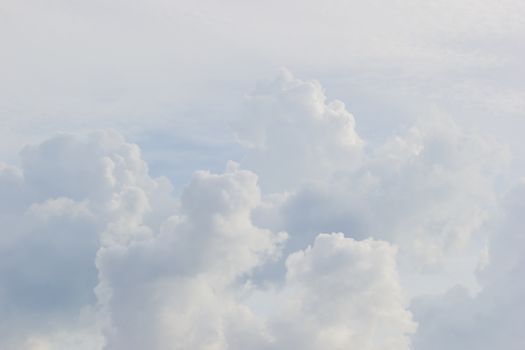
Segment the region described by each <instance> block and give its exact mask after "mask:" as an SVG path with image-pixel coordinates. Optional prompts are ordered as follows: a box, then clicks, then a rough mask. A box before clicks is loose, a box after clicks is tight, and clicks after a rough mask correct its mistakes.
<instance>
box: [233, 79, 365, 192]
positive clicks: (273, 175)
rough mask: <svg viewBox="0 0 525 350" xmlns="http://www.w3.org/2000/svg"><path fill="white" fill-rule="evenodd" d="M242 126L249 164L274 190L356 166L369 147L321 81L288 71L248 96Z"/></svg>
mask: <svg viewBox="0 0 525 350" xmlns="http://www.w3.org/2000/svg"><path fill="white" fill-rule="evenodd" d="M236 126H237V128H236V129H237V137H238V139H239V141H240V142H241V143H242V144H243V145H245V146H247V148H248V150H249V151H248V153H247V155H246V156H245V159H244V162H243V165H244V166H246V167H247V168H249V169H253V170H254V171H255V172H256V173H257V174H259V175H260V177H261V184H262V187H263V188H264V189H267V190H269V191H283V190H286V189H289V188H293V187H294V186H296V185H297V184H299V183H301V182H304V181H308V180H313V179H317V178H319V177H321V178H323V177H325V178H326V177H327V176H329V175H330V174H332V173H333V172H334V171H335V170H336V169H338V168H341V169H348V168H349V167H353V166H355V163H356V158H357V157H358V156H359V150H360V149H361V147H362V144H363V141H362V140H361V138H360V137H359V135H358V134H357V132H356V130H355V119H354V116H353V115H352V114H351V113H350V112H349V111H348V110H347V109H346V107H345V105H344V103H343V102H341V101H339V100H333V101H327V97H326V95H325V93H324V90H323V88H322V86H321V85H320V84H319V82H317V81H303V80H300V79H298V78H296V77H294V76H293V75H292V74H291V73H290V72H289V71H288V70H286V69H283V70H282V71H281V74H280V75H279V76H278V77H277V78H275V79H274V80H270V81H262V82H260V83H259V84H258V86H257V87H256V89H255V90H254V91H253V92H252V93H251V94H249V95H248V96H247V101H246V110H245V116H244V117H243V118H242V119H241V120H240V121H239V122H238V123H237V125H236Z"/></svg>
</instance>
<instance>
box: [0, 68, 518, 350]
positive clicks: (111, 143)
mask: <svg viewBox="0 0 525 350" xmlns="http://www.w3.org/2000/svg"><path fill="white" fill-rule="evenodd" d="M244 111H245V112H244V113H245V116H244V117H243V118H242V119H241V120H238V121H237V122H236V123H234V129H235V133H236V137H237V139H238V141H239V148H241V149H242V152H243V157H240V159H237V160H236V161H230V162H228V163H227V164H226V166H225V169H224V171H223V172H219V173H214V172H211V171H208V170H196V171H195V172H194V173H193V175H192V177H191V179H190V180H189V182H188V183H187V184H186V185H185V186H184V187H183V189H182V191H181V192H180V194H179V193H177V192H176V191H174V187H173V184H172V183H171V181H170V180H169V179H168V178H167V177H162V176H161V177H155V176H152V175H151V173H150V171H149V168H148V164H147V162H146V161H145V160H144V159H143V156H142V155H141V151H140V148H139V146H138V145H136V144H133V143H129V142H128V141H126V140H125V138H124V137H123V136H122V135H120V134H119V133H118V132H115V131H93V132H88V133H83V134H61V135H56V136H53V137H51V138H49V139H47V140H45V141H43V142H40V143H38V144H34V145H29V146H27V147H25V148H24V149H23V150H22V151H21V153H20V158H21V161H20V166H19V167H17V166H11V165H8V164H4V163H1V164H0V191H1V193H2V196H0V209H1V210H0V224H1V226H2V227H3V228H4V229H3V234H2V235H1V237H0V271H1V273H0V278H1V283H0V315H1V317H0V336H1V337H0V347H2V348H7V349H14V350H40V349H59V350H61V349H71V348H75V349H93V350H124V349H131V350H134V349H137V350H139V349H153V350H155V349H159V350H160V349H163V350H164V349H177V350H185V349H188V350H189V349H192V350H200V349H202V350H226V349H228V350H241V349H254V350H276V349H296V348H301V349H311V350H318V349H319V350H320V349H341V350H342V349H359V350H379V349H394V350H398V349H399V350H408V349H421V350H431V349H438V348H440V349H441V348H443V347H446V348H452V349H454V348H458V349H459V348H464V347H465V346H469V347H474V346H476V347H479V348H483V346H485V348H487V349H488V348H489V347H490V348H492V347H493V346H495V344H499V345H500V346H504V347H506V348H509V349H518V348H520V345H522V341H521V340H520V338H519V331H518V329H517V325H518V324H519V323H520V321H521V320H522V316H521V314H522V313H521V312H520V310H521V309H520V308H513V311H512V312H510V313H509V312H506V311H505V310H509V307H510V306H511V305H515V304H519V303H520V297H519V296H520V293H521V291H522V287H523V286H522V285H521V284H520V283H512V280H513V279H514V278H515V277H516V276H519V272H520V271H521V270H523V266H524V265H523V258H522V254H521V251H520V242H521V240H522V237H521V236H522V231H523V230H522V227H521V226H522V225H520V222H519V215H520V213H521V211H522V209H523V203H522V202H523V201H522V198H523V196H522V195H521V194H522V192H523V189H522V187H523V186H522V185H519V186H518V187H517V189H516V190H514V191H513V192H511V193H510V194H509V195H508V196H507V197H506V198H507V199H504V200H502V199H501V198H500V195H499V193H500V191H499V187H498V184H499V182H498V181H499V179H500V177H501V176H502V174H503V173H504V172H505V169H506V167H507V166H508V164H509V162H510V155H509V151H508V150H507V148H506V147H504V146H503V145H501V144H500V143H499V142H497V141H496V140H494V139H493V138H491V137H487V136H483V135H478V134H476V133H473V132H469V131H465V130H462V129H461V128H460V127H459V126H458V125H457V124H456V123H455V122H454V121H453V120H452V119H451V118H449V117H447V116H443V115H439V114H438V115H433V116H427V117H426V118H422V119H421V120H420V121H419V122H416V123H415V124H414V125H412V126H408V127H406V128H404V129H401V130H395V131H393V132H392V134H391V135H389V136H388V137H386V138H385V139H384V140H380V142H375V141H374V142H371V141H370V142H367V140H366V139H365V138H363V137H361V136H360V135H359V132H358V130H359V123H358V119H357V118H355V117H354V116H353V115H352V114H351V113H350V112H349V111H348V109H347V107H346V106H345V104H344V103H343V102H341V101H338V100H333V101H330V100H329V99H328V98H327V97H326V93H325V91H324V90H323V88H322V86H321V84H320V83H319V82H317V81H312V80H301V79H298V78H296V77H294V76H293V75H292V74H291V73H290V72H288V71H283V72H282V73H281V75H279V76H278V77H277V78H275V79H273V80H269V81H263V82H260V83H259V84H258V85H257V86H256V88H255V89H254V90H253V91H252V92H251V93H250V94H248V95H247V96H246V100H245V105H244ZM356 119H357V120H356ZM501 213H502V214H501ZM500 214H501V216H500ZM487 242H488V243H487ZM484 243H487V245H484ZM487 249H488V255H487ZM509 252H510V253H509ZM467 253H468V255H469V259H466V260H465V267H464V271H463V270H462V272H461V273H462V274H460V275H459V276H452V277H451V276H450V275H449V272H450V271H449V270H447V269H449V268H450V266H451V262H455V261H456V260H454V259H457V257H458V256H462V255H464V254H465V255H466V254H467ZM487 256H488V260H487ZM427 276H431V278H432V279H435V280H438V282H439V284H440V290H445V291H447V290H448V291H447V292H445V293H444V294H443V295H441V294H439V295H434V296H423V295H418V293H420V289H418V286H415V285H414V283H416V284H424V283H425V281H426V280H425V278H426V277H427ZM465 276H469V277H474V276H476V277H477V281H478V283H479V286H480V288H481V291H480V292H479V294H478V295H476V296H472V295H470V294H469V293H470V292H469V290H468V287H470V286H466V287H454V285H455V284H456V283H457V282H458V280H461V279H462V278H464V277H465ZM449 289H450V290H449ZM509 303H510V304H509ZM473 313H479V314H480V315H481V318H472V314H473ZM501 315H506V317H507V318H508V319H507V318H506V320H507V321H505V322H504V323H502V322H499V321H498V320H500V319H501ZM487 329H491V332H486V330H487ZM451 330H452V331H453V332H454V334H455V336H454V338H453V339H452V338H450V336H449V335H447V334H448V333H450V331H451ZM480 334H483V335H484V336H485V337H486V338H483V337H477V336H478V335H480ZM444 339H445V340H444Z"/></svg>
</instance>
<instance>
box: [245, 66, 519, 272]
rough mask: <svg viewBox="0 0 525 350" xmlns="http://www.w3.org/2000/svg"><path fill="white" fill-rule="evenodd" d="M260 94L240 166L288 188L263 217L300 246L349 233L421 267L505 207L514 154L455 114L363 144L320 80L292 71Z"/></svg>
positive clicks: (439, 257) (460, 243) (433, 261)
mask: <svg viewBox="0 0 525 350" xmlns="http://www.w3.org/2000/svg"><path fill="white" fill-rule="evenodd" d="M256 91H262V92H259V93H255V94H254V96H252V97H250V98H249V105H250V107H251V108H252V109H253V110H255V111H256V112H254V113H253V114H252V115H251V116H248V117H247V118H246V119H245V120H243V122H245V123H246V125H245V126H244V129H242V130H243V131H244V133H241V134H242V135H243V137H244V138H242V139H241V140H242V143H243V144H244V145H248V147H249V150H248V151H247V154H246V157H245V158H244V159H243V160H242V164H243V165H244V164H246V166H247V167H251V168H253V169H256V171H257V172H260V173H261V174H262V175H261V177H262V178H265V177H264V175H268V177H267V178H266V179H267V180H268V181H272V183H274V184H276V183H277V184H278V185H277V186H278V188H279V189H280V190H281V191H286V193H285V194H284V195H283V194H281V195H273V196H271V197H270V196H269V197H268V198H267V202H268V206H266V207H264V208H260V210H258V212H257V213H256V220H257V221H258V222H260V224H262V225H268V226H269V227H273V228H275V229H282V230H286V231H288V232H289V234H290V243H289V245H288V247H289V248H290V249H292V250H295V249H301V248H302V247H304V246H305V245H307V244H308V242H311V240H312V239H313V237H315V235H317V233H319V232H331V231H343V232H348V233H349V234H351V235H353V237H356V238H366V237H370V236H372V237H376V238H380V239H385V240H388V241H390V242H393V243H397V244H399V246H400V248H401V249H402V250H404V251H405V252H406V253H408V255H411V256H412V258H411V259H415V261H417V265H421V264H423V265H436V264H440V263H441V262H442V261H443V259H444V257H445V256H446V255H448V254H449V253H451V252H457V251H458V250H459V249H461V248H462V247H465V246H466V245H467V244H468V243H469V241H470V238H471V237H472V236H473V234H474V233H475V232H477V231H478V230H479V228H480V227H481V225H482V224H483V223H484V222H485V221H486V220H487V218H488V217H489V216H490V213H491V212H492V211H493V210H494V209H495V208H496V207H497V205H498V204H497V195H496V192H495V186H496V181H497V179H498V176H500V175H501V174H502V172H503V171H504V169H505V167H507V166H508V162H509V159H510V156H509V154H508V150H507V149H506V148H505V147H504V146H503V145H501V144H500V143H498V142H497V141H496V140H494V139H493V138H491V137H488V136H483V135H477V134H474V133H471V132H468V131H464V130H462V129H461V128H460V127H459V126H458V125H457V124H456V123H455V122H454V121H453V120H452V119H451V117H450V116H447V115H442V114H434V115H429V116H426V117H425V118H420V120H419V121H417V122H416V123H415V124H414V125H412V126H409V127H407V128H406V129H405V130H403V129H401V130H399V131H394V132H393V133H392V135H391V136H389V137H387V138H386V139H384V140H380V141H375V142H370V143H367V144H364V143H363V141H362V139H361V137H360V136H359V135H358V134H357V132H356V125H355V124H356V122H355V119H354V117H353V116H352V115H351V114H350V113H349V112H348V111H347V110H346V109H345V108H344V105H343V104H342V103H339V102H333V104H330V103H328V104H327V103H326V102H325V100H326V97H325V95H324V93H323V90H322V88H321V86H320V85H319V83H317V82H315V81H308V82H305V81H302V80H299V79H296V78H294V77H293V76H292V75H291V74H290V73H289V72H285V73H284V75H283V76H281V77H279V78H277V79H276V80H275V81H272V82H268V83H264V84H262V87H261V88H259V89H258V90H256ZM268 105H270V106H271V107H268ZM334 105H337V106H339V107H340V108H339V109H337V108H336V109H335V110H336V111H337V112H335V111H334V110H333V109H332V108H335V107H331V106H334ZM247 129H248V130H249V131H252V133H250V132H248V131H246V130H247ZM248 141H251V142H248ZM250 147H255V150H254V149H253V148H250ZM275 177H278V178H279V179H288V180H287V181H286V182H279V181H277V182H274V181H273V178H275ZM263 185H264V183H263ZM263 188H264V186H263ZM273 189H275V187H273ZM272 210H273V212H272Z"/></svg>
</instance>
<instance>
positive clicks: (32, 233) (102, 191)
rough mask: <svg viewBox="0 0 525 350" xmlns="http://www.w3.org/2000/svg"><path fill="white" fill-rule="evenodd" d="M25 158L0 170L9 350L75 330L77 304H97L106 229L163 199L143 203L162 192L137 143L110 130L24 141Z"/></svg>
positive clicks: (1, 266) (1, 265)
mask: <svg viewBox="0 0 525 350" xmlns="http://www.w3.org/2000/svg"><path fill="white" fill-rule="evenodd" d="M21 157H22V162H21V164H22V165H21V168H16V167H11V166H6V165H2V167H1V168H0V174H1V175H0V188H1V189H2V196H1V200H0V202H1V207H2V212H1V215H0V222H1V224H2V226H3V227H5V230H4V232H3V234H2V237H1V240H0V243H1V244H0V251H1V254H0V256H1V257H0V271H1V272H2V273H1V275H2V283H1V288H0V309H1V310H2V312H1V313H2V327H0V333H1V334H2V342H3V343H2V344H3V346H5V347H7V348H14V349H16V348H17V347H16V345H15V344H22V343H26V342H29V343H30V344H46V342H47V340H46V339H47V338H46V337H47V335H46V334H48V333H49V332H51V333H53V332H60V330H61V327H66V328H68V329H70V328H71V327H73V331H74V332H77V331H75V330H74V326H72V325H74V324H75V322H80V313H81V310H84V311H82V313H84V314H85V313H86V312H87V311H85V307H89V306H90V305H93V304H94V303H95V302H96V296H95V293H94V291H93V289H94V288H95V286H96V285H97V284H98V271H97V268H96V265H95V257H96V253H97V251H98V249H99V248H100V243H101V241H104V239H105V238H104V232H105V231H111V230H113V229H114V226H116V225H124V226H125V225H129V224H130V223H132V222H133V217H134V216H137V215H138V214H137V212H140V213H142V212H144V211H146V209H150V207H152V206H153V205H155V203H157V202H158V201H162V200H163V197H162V196H157V197H160V198H159V199H157V202H155V201H152V203H151V204H149V203H148V196H150V195H151V194H153V193H155V192H156V191H159V190H161V191H163V190H164V189H165V187H163V185H165V183H164V182H163V181H162V179H159V180H158V181H157V180H154V179H152V178H150V177H149V175H148V174H147V166H146V164H145V162H144V161H143V160H142V159H141V157H140V153H139V150H138V147H137V146H136V145H132V144H129V143H126V142H125V141H124V139H123V138H122V136H120V135H119V134H117V133H115V132H93V133H89V134H87V135H85V136H83V137H79V136H73V135H59V136H56V137H53V138H50V139H49V140H46V141H44V142H42V143H41V144H38V145H35V146H28V147H26V148H25V149H24V150H23V151H22V153H21ZM165 204H167V202H166V201H164V202H163V205H165ZM162 212H163V209H160V212H159V213H162ZM157 215H158V214H157ZM150 221H151V222H152V224H153V223H154V221H155V220H154V216H152V217H151V218H150ZM144 231H147V230H143V231H142V232H137V234H142V235H144V234H146V233H147V232H144ZM132 233H133V232H132V231H129V232H127V235H128V236H130V235H132ZM85 323H89V322H87V321H86V322H85ZM79 332H81V331H79ZM81 333H82V332H81ZM66 338H68V337H62V336H58V335H55V336H53V339H66ZM31 339H33V340H31ZM35 339H37V340H38V339H39V340H38V341H37V340H35ZM29 343H28V344H29ZM51 343H52V344H55V345H53V346H51V345H50V346H51V347H53V348H61V346H59V345H57V344H56V340H54V341H52V342H51ZM27 346H29V345H27ZM31 346H33V345H31ZM34 346H37V345H34ZM34 346H33V347H34ZM38 346H40V345H38ZM42 346H44V345H41V347H42ZM30 348H31V347H30Z"/></svg>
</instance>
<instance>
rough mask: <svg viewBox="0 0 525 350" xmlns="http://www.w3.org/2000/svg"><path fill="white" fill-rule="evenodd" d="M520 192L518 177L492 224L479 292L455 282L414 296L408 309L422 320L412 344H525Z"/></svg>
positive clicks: (524, 189)
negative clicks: (447, 287) (444, 288)
mask: <svg viewBox="0 0 525 350" xmlns="http://www.w3.org/2000/svg"><path fill="white" fill-rule="evenodd" d="M524 194H525V183H524V182H523V181H521V183H520V184H519V185H518V186H516V187H515V188H514V189H513V190H512V191H510V193H508V194H507V196H506V198H505V200H504V205H503V212H502V215H501V216H500V217H499V219H498V220H496V222H493V224H492V225H491V228H492V230H493V232H492V235H491V239H490V245H489V262H488V264H487V265H486V266H485V268H484V269H483V270H481V271H480V272H479V273H478V278H479V281H480V284H481V286H482V290H481V291H480V292H479V293H478V294H477V295H475V296H471V295H470V294H469V293H467V292H466V291H465V290H464V289H462V288H461V287H456V288H453V289H451V290H450V291H448V292H447V293H445V294H443V295H437V296H433V297H430V296H429V297H421V298H418V299H416V300H415V301H414V306H413V307H412V308H413V310H414V312H415V315H416V317H417V319H418V320H419V322H420V325H421V328H420V332H418V333H417V334H416V336H415V339H414V344H415V349H418V350H419V349H423V350H433V349H442V348H443V346H446V347H447V348H449V349H465V348H476V349H494V347H497V346H499V347H503V348H505V349H516V350H517V349H521V348H523V346H524V344H525V343H524V340H523V336H522V324H523V312H524V311H525V309H524V307H523V302H522V299H523V293H524V292H525V285H524V284H523V282H522V280H521V278H520V277H521V276H522V275H523V273H524V272H525V259H524V258H523V252H522V247H523V243H524V240H525V231H524V229H523V225H522V220H521V216H522V215H523V210H524V209H525V201H524Z"/></svg>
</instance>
